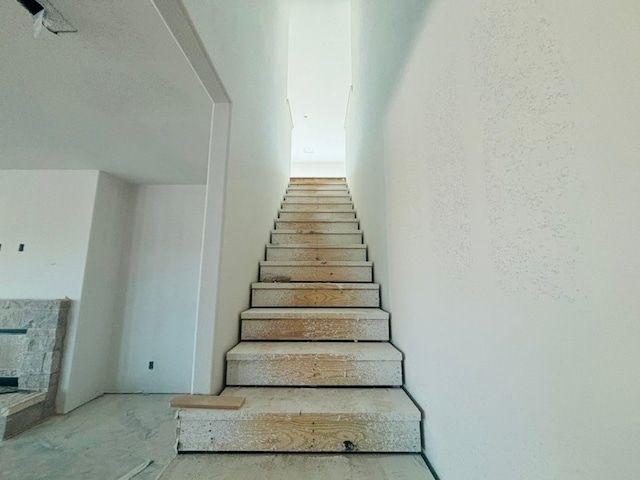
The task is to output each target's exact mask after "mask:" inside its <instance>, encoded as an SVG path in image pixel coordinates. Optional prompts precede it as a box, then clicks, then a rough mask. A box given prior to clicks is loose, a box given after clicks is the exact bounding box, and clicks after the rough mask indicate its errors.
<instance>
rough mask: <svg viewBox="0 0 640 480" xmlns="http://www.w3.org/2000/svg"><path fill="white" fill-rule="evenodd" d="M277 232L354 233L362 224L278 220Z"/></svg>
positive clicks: (348, 221) (333, 221)
mask: <svg viewBox="0 0 640 480" xmlns="http://www.w3.org/2000/svg"><path fill="white" fill-rule="evenodd" d="M275 224H276V230H303V231H307V230H313V231H316V232H354V231H357V230H358V228H359V225H360V222H359V221H358V220H355V219H351V220H282V219H276V221H275Z"/></svg>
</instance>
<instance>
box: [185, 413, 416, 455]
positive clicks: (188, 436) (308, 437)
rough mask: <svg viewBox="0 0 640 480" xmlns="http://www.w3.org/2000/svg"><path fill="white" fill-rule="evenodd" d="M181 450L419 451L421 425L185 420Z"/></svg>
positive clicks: (336, 419)
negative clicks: (348, 446)
mask: <svg viewBox="0 0 640 480" xmlns="http://www.w3.org/2000/svg"><path fill="white" fill-rule="evenodd" d="M181 413H182V411H179V412H178V436H179V442H178V451H179V452H345V451H347V450H346V449H345V442H347V444H348V445H353V450H349V451H356V452H394V453H401V452H420V450H421V446H420V422H417V421H390V420H388V421H380V420H377V419H375V418H374V419H372V418H370V416H367V415H335V414H334V415H322V414H301V415H283V414H280V415H278V414H272V415H265V416H263V417H257V418H254V419H250V420H233V419H229V420H202V419H200V418H198V419H185V418H181V416H180V415H181Z"/></svg>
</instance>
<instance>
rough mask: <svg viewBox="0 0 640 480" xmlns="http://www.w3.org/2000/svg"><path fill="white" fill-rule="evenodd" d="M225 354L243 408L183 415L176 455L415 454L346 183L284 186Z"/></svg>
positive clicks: (412, 421)
mask: <svg viewBox="0 0 640 480" xmlns="http://www.w3.org/2000/svg"><path fill="white" fill-rule="evenodd" d="M266 251H267V253H266V261H263V262H260V278H259V282H258V283H254V284H253V285H252V286H251V308H250V309H249V310H247V311H245V312H243V313H242V314H241V321H242V330H241V342H240V343H239V344H238V345H237V346H236V347H234V348H233V349H231V350H230V351H229V352H228V353H227V375H226V383H227V387H226V388H225V389H224V391H223V392H222V394H221V395H222V396H227V395H228V396H242V397H245V398H246V401H245V404H244V405H243V407H242V408H241V409H239V410H204V409H180V410H178V414H177V418H178V451H181V452H193V451H200V452H202V451H218V452H222V451H235V452H238V451H245V452H258V451H260V452H420V449H421V446H420V412H419V410H418V409H417V408H416V406H415V405H414V404H413V402H412V401H411V400H410V399H409V397H408V396H407V394H406V393H405V392H404V390H403V389H402V388H401V385H402V383H403V378H402V354H401V352H400V351H398V350H397V349H396V348H395V347H394V346H393V345H391V343H389V314H388V313H386V312H384V311H383V310H381V309H380V308H379V307H380V287H379V285H377V284H375V283H373V266H372V264H371V262H368V261H367V250H366V246H365V245H364V244H363V238H362V232H361V231H360V229H359V223H358V220H357V219H356V212H355V210H354V209H353V203H352V201H351V197H350V195H349V191H348V189H347V185H346V183H345V181H344V179H329V178H325V179H302V178H299V179H295V178H294V179H291V183H290V185H289V188H288V189H287V194H286V195H285V197H284V201H283V203H282V209H281V210H280V212H279V214H278V218H277V219H276V221H275V230H273V231H272V232H271V243H270V244H269V245H267V250H266Z"/></svg>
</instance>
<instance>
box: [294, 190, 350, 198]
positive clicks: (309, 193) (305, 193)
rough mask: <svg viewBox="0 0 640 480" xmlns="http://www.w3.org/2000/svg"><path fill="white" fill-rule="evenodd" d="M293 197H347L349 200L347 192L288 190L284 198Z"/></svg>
mask: <svg viewBox="0 0 640 480" xmlns="http://www.w3.org/2000/svg"><path fill="white" fill-rule="evenodd" d="M295 197H320V198H324V197H347V198H351V195H349V192H348V191H347V190H289V191H287V193H286V194H285V198H295Z"/></svg>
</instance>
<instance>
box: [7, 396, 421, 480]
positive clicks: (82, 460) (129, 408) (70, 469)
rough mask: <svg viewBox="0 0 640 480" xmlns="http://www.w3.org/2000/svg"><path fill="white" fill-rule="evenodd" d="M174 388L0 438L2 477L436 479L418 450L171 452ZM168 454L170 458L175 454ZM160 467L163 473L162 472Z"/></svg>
mask: <svg viewBox="0 0 640 480" xmlns="http://www.w3.org/2000/svg"><path fill="white" fill-rule="evenodd" d="M171 398H172V395H105V396H103V397H100V398H98V399H97V400H94V401H93V402H90V403H88V404H87V405H84V406H83V407H80V408H79V409H77V410H75V411H73V412H71V413H70V414H69V415H66V416H59V417H53V418H50V419H48V420H46V421H45V422H43V423H42V424H40V425H38V426H36V427H34V428H32V429H31V430H29V431H27V432H24V433H22V434H20V435H18V436H17V437H14V438H11V439H9V440H6V441H4V442H2V443H0V465H1V467H0V477H1V478H2V479H3V480H39V479H42V480H44V479H46V480H57V479H61V480H62V479H64V480H82V479H87V480H102V479H105V480H111V479H113V480H118V479H120V478H121V477H122V476H124V475H126V474H127V473H129V472H130V471H132V470H133V469H135V468H136V467H137V466H139V465H140V464H142V463H144V462H145V461H147V460H153V463H152V464H151V465H149V466H148V467H147V468H146V469H144V470H143V471H142V472H140V473H139V474H138V475H136V476H135V477H134V478H135V480H156V479H161V480H186V479H189V480H209V479H216V480H235V479H238V480H253V479H256V480H257V479H260V480H262V479H265V480H287V479H292V480H293V479H296V480H297V479H301V478H304V479H308V480H313V479H322V480H332V479H353V480H357V479H366V480H414V479H415V480H433V477H432V476H431V474H430V473H429V470H428V469H427V468H426V466H425V464H424V462H423V460H422V458H421V457H420V456H418V455H368V454H360V455H357V454H356V455H262V454H249V455H246V454H205V455H193V454H192V455H181V456H179V457H177V458H176V457H175V451H174V443H175V420H174V413H175V411H174V410H173V409H171V408H169V400H170V399H171ZM172 460H173V461H172ZM162 472H164V473H162Z"/></svg>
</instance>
